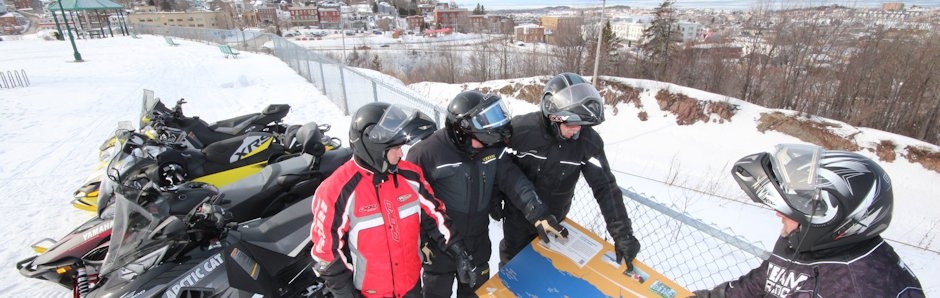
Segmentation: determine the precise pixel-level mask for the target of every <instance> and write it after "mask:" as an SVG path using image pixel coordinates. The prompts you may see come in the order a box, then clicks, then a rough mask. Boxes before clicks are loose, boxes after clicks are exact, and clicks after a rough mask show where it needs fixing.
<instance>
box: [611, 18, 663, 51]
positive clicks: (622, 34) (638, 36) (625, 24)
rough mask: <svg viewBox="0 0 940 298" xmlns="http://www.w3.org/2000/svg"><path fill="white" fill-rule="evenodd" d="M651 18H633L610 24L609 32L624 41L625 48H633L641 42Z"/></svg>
mask: <svg viewBox="0 0 940 298" xmlns="http://www.w3.org/2000/svg"><path fill="white" fill-rule="evenodd" d="M652 19H653V17H635V18H625V19H620V20H615V21H611V22H610V30H611V31H612V32H613V33H614V35H616V36H617V37H619V38H620V40H622V41H624V42H625V43H626V44H627V46H634V45H636V44H638V43H640V42H641V41H643V31H644V30H646V28H647V27H649V26H650V21H651V20H652Z"/></svg>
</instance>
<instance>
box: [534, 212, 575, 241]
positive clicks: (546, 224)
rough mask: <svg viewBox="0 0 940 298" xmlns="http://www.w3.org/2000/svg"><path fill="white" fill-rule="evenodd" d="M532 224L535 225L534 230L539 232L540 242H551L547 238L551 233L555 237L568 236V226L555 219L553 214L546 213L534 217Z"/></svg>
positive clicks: (563, 237)
mask: <svg viewBox="0 0 940 298" xmlns="http://www.w3.org/2000/svg"><path fill="white" fill-rule="evenodd" d="M533 224H534V225H535V230H536V231H538V232H539V239H541V240H542V242H545V243H549V242H551V240H550V239H549V238H548V235H549V234H552V236H555V238H562V239H565V238H568V228H565V227H564V226H562V225H561V224H559V223H558V219H555V216H554V215H551V214H547V215H545V216H542V217H540V218H538V219H536V220H535V222H534V223H533Z"/></svg>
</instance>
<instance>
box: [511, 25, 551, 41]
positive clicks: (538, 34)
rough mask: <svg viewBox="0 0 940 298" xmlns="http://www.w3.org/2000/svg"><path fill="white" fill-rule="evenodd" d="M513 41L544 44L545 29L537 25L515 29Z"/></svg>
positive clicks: (520, 26)
mask: <svg viewBox="0 0 940 298" xmlns="http://www.w3.org/2000/svg"><path fill="white" fill-rule="evenodd" d="M512 38H513V40H515V41H522V42H542V41H544V40H545V27H542V26H539V25H536V24H522V25H519V26H516V27H515V28H513V35H512Z"/></svg>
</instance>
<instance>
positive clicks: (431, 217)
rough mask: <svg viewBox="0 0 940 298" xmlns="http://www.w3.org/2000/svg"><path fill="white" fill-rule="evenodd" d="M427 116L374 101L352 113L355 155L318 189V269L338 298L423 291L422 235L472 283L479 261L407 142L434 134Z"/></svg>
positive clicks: (313, 235) (315, 245) (314, 238)
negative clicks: (407, 151) (411, 158)
mask: <svg viewBox="0 0 940 298" xmlns="http://www.w3.org/2000/svg"><path fill="white" fill-rule="evenodd" d="M436 127H437V126H436V125H435V124H434V122H433V121H432V120H431V119H430V117H428V116H427V115H425V114H423V113H420V112H418V111H415V110H413V109H409V108H404V107H401V106H396V105H390V104H388V103H381V102H377V103H370V104H367V105H365V106H363V107H362V108H360V109H359V110H357V111H356V113H355V114H354V115H353V117H352V124H351V126H350V130H349V142H350V146H351V147H352V149H353V159H352V160H350V161H348V162H346V163H345V164H343V165H342V166H340V168H339V169H337V170H336V171H335V172H334V173H333V174H332V175H330V177H328V178H327V179H326V180H325V181H324V182H323V183H322V184H321V185H320V187H318V188H317V191H316V193H315V194H314V198H313V204H312V210H313V224H312V225H311V231H310V237H311V241H312V242H313V248H312V249H311V254H312V255H313V258H314V260H315V261H317V264H316V266H314V270H315V271H316V272H317V274H318V275H319V276H320V277H322V278H323V280H324V281H325V283H326V287H327V288H328V289H329V290H330V292H331V293H332V294H333V295H334V296H336V297H420V296H421V282H420V276H421V263H422V260H421V253H420V248H419V241H420V234H421V233H425V234H427V235H428V236H429V237H431V238H432V239H434V240H435V243H437V244H438V245H439V249H441V250H442V251H446V252H447V253H448V254H450V255H452V257H453V258H454V259H456V260H457V263H458V264H459V265H458V267H459V270H458V272H459V273H460V274H459V276H460V278H461V281H462V282H465V283H468V284H474V283H475V282H474V280H473V278H474V276H473V275H472V274H471V272H473V270H474V269H473V265H472V264H473V260H472V258H471V257H470V256H469V255H468V254H467V253H466V251H465V250H464V247H463V244H462V242H461V241H460V240H459V239H458V237H456V236H455V235H453V233H452V230H451V227H450V219H449V218H448V217H447V216H446V213H445V208H444V205H443V204H442V203H441V202H440V201H439V200H438V199H436V198H435V197H434V193H433V191H432V189H431V187H430V186H429V185H428V183H427V181H425V179H424V176H423V173H422V172H421V169H420V168H419V167H418V166H416V165H415V164H413V163H410V162H407V161H403V160H401V159H402V155H403V154H402V148H401V147H402V145H404V144H406V143H413V142H416V141H418V140H420V139H421V138H424V137H426V136H427V135H429V134H431V133H432V132H433V131H434V130H435V129H436Z"/></svg>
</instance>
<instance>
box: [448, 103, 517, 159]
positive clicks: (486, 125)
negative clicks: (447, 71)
mask: <svg viewBox="0 0 940 298" xmlns="http://www.w3.org/2000/svg"><path fill="white" fill-rule="evenodd" d="M510 118H511V116H510V114H509V110H508V109H506V105H504V104H503V101H502V99H501V98H500V97H499V96H498V95H494V94H486V95H484V94H483V93H480V92H479V91H464V92H461V93H460V94H457V96H455V97H454V99H453V100H451V101H450V104H448V105H447V121H445V122H444V128H445V129H446V130H447V135H448V136H449V137H450V139H451V140H453V141H454V144H457V147H458V148H460V149H462V150H467V149H468V148H469V147H470V139H471V137H472V138H476V139H477V140H479V141H480V142H481V143H483V144H484V145H486V146H492V145H495V144H498V143H505V142H506V141H507V140H508V139H509V137H511V136H512V126H511V125H510V123H509V121H510Z"/></svg>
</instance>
